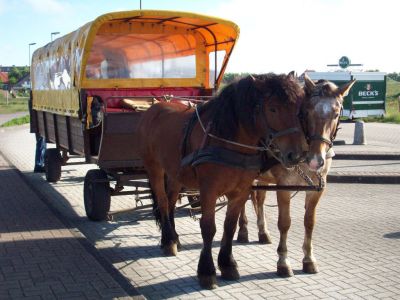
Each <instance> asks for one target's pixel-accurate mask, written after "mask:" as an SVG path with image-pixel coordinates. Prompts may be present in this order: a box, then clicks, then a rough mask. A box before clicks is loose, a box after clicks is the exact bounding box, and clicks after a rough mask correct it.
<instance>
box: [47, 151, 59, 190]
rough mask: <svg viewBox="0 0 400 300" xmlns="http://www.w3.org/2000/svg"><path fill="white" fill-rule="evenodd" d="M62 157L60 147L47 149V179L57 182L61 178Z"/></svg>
mask: <svg viewBox="0 0 400 300" xmlns="http://www.w3.org/2000/svg"><path fill="white" fill-rule="evenodd" d="M61 165H62V157H61V154H60V151H59V150H58V149H56V148H55V149H54V148H53V149H47V150H46V153H45V156H44V168H45V172H46V180H47V181H48V182H57V181H59V180H60V178H61Z"/></svg>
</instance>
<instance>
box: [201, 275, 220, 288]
mask: <svg viewBox="0 0 400 300" xmlns="http://www.w3.org/2000/svg"><path fill="white" fill-rule="evenodd" d="M197 278H198V279H199V284H200V286H201V287H202V288H203V289H207V290H213V289H216V288H217V287H218V285H217V276H216V275H208V276H207V275H197Z"/></svg>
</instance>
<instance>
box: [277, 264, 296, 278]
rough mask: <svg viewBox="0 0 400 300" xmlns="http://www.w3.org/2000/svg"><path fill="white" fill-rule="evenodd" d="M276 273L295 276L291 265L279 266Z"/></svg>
mask: <svg viewBox="0 0 400 300" xmlns="http://www.w3.org/2000/svg"><path fill="white" fill-rule="evenodd" d="M276 274H277V275H278V276H279V277H292V276H294V273H293V270H292V269H291V268H290V267H283V266H282V267H280V266H278V269H277V271H276Z"/></svg>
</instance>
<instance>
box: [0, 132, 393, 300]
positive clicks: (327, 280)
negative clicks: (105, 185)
mask: <svg viewBox="0 0 400 300" xmlns="http://www.w3.org/2000/svg"><path fill="white" fill-rule="evenodd" d="M0 151H1V152H2V153H3V154H4V155H5V156H6V157H7V158H8V159H9V160H10V161H11V162H12V163H13V164H14V165H15V166H16V167H17V168H18V169H19V170H21V172H22V173H23V174H24V176H25V177H26V179H27V181H28V182H30V184H31V185H32V186H33V187H34V189H35V191H36V193H38V194H39V195H41V197H43V198H45V199H47V201H49V202H50V203H51V206H52V207H53V208H54V209H55V210H56V211H57V212H59V214H60V215H62V217H63V218H65V219H66V220H68V222H70V223H71V224H73V226H74V227H76V228H77V229H79V231H80V232H82V233H83V235H84V236H85V237H86V238H87V240H88V241H89V243H90V244H92V245H94V246H95V247H96V249H97V251H98V253H99V254H100V255H101V257H103V258H104V259H105V260H106V261H107V262H108V263H109V264H112V265H113V266H114V267H115V268H116V269H117V270H118V271H119V272H120V274H122V275H123V276H125V277H126V278H127V279H128V280H129V281H130V283H131V285H132V286H134V287H136V288H137V289H138V291H139V292H140V293H141V294H143V295H144V296H145V297H147V298H149V299H165V298H175V299H176V298H177V299H200V298H208V299H220V298H221V299H266V298H267V299H298V298H301V299H399V298H400V287H399V286H400V273H399V272H398V270H399V269H400V250H399V249H400V215H399V211H400V201H398V198H399V196H398V195H399V193H400V186H399V185H367V184H362V185H360V184H330V185H329V186H328V189H327V192H326V195H325V196H324V198H323V199H322V201H321V203H320V206H319V208H318V210H317V219H318V220H317V225H316V228H315V234H314V253H315V256H316V258H317V259H318V263H319V268H320V273H318V274H314V275H305V274H303V273H302V272H301V268H302V262H301V261H302V255H303V254H302V250H301V246H302V240H303V235H304V231H303V213H304V209H303V206H304V201H303V199H302V198H303V195H304V194H303V193H299V194H298V195H297V196H296V197H295V198H294V199H293V201H292V202H293V203H292V228H291V230H290V232H289V239H288V247H289V257H290V258H291V262H292V267H293V269H294V272H295V276H294V277H291V278H279V277H277V276H276V275H275V270H276V261H277V255H276V248H277V243H278V236H279V233H278V230H277V228H276V225H275V224H276V223H277V208H276V206H275V204H276V199H275V197H274V195H273V193H271V195H270V196H269V200H268V203H267V204H268V205H272V206H268V207H267V211H268V218H269V220H268V223H269V228H270V231H271V235H272V238H273V243H272V245H259V244H258V243H257V242H256V238H257V230H256V225H255V216H254V213H253V212H252V210H251V208H250V203H248V206H249V207H248V208H249V209H248V215H249V223H250V225H249V228H250V239H251V242H250V244H248V245H241V244H234V248H233V251H234V256H235V258H236V260H237V262H238V265H239V271H240V274H241V278H240V280H238V281H234V282H228V281H224V280H221V279H220V278H218V284H219V287H218V288H217V289H216V290H212V291H208V290H201V289H200V288H199V286H198V284H197V280H196V268H197V262H198V258H199V254H200V249H201V234H200V229H199V224H198V222H197V221H194V220H193V219H192V218H190V217H188V215H187V213H188V212H187V210H180V211H179V212H178V214H177V220H176V223H177V229H178V232H179V234H180V238H181V243H182V246H183V249H182V251H181V252H180V253H179V254H178V256H177V257H164V256H163V255H162V253H161V250H160V248H159V238H160V232H159V230H158V229H157V227H156V225H155V222H154V220H153V218H152V217H151V212H150V210H146V209H144V210H138V211H135V212H130V213H125V214H120V215H117V216H116V217H115V219H114V220H113V221H111V222H98V223H95V222H90V221H89V220H88V219H87V218H86V217H85V212H84V205H83V196H82V192H83V179H84V176H85V174H86V171H87V170H89V169H91V168H96V166H95V165H83V164H79V162H82V159H78V158H72V159H71V162H72V164H69V165H67V166H66V167H63V172H62V179H61V180H60V181H59V182H58V183H56V184H49V183H47V182H46V181H45V179H44V176H43V175H39V174H34V173H32V167H33V154H34V137H33V135H29V134H28V129H27V127H19V128H15V129H12V130H6V131H3V132H1V133H0ZM10 185H12V182H11V183H10ZM37 201H38V202H40V200H37ZM134 205H135V203H134V199H133V197H127V196H122V197H115V198H113V200H112V207H111V209H112V210H117V209H126V208H130V207H133V206H134ZM223 219H224V210H221V211H220V212H218V213H217V235H216V237H215V240H214V241H215V242H214V248H213V254H214V259H215V260H216V257H217V254H218V250H219V245H220V243H219V241H220V239H221V234H222V223H223ZM16 234H17V232H16ZM3 243H4V242H3V240H1V241H0V245H1V244H3ZM44 248H45V249H46V247H44ZM0 249H1V248H0ZM218 274H219V273H218ZM9 275H10V274H9V273H8V272H5V274H4V272H3V274H2V276H3V277H0V282H2V281H4V280H5V279H6V278H7V276H9ZM32 275H33V274H32ZM32 275H30V276H32ZM0 298H1V295H0Z"/></svg>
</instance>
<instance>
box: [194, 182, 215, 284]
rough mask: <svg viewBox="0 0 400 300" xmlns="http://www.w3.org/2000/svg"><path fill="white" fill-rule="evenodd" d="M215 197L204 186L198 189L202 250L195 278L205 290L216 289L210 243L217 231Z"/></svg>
mask: <svg viewBox="0 0 400 300" xmlns="http://www.w3.org/2000/svg"><path fill="white" fill-rule="evenodd" d="M216 202H217V195H216V194H215V193H212V190H211V189H208V188H207V187H206V186H205V187H204V188H200V204H201V219H200V229H201V236H202V238H203V249H202V250H201V254H200V259H199V264H198V266H197V277H198V279H199V283H200V286H201V287H202V288H206V289H215V288H216V287H217V276H216V271H215V266H214V261H213V258H212V251H211V250H212V241H213V239H214V235H215V233H216V231H217V229H216V226H215V206H216Z"/></svg>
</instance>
